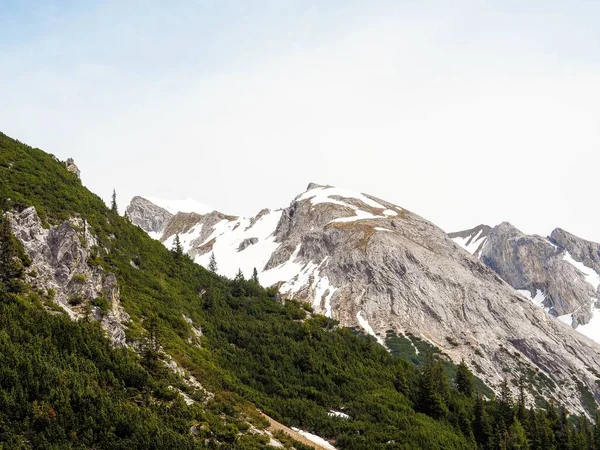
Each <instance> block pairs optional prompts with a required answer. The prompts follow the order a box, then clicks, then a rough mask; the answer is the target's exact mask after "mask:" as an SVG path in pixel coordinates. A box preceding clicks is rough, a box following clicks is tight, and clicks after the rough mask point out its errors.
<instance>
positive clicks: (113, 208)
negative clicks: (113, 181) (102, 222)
mask: <svg viewBox="0 0 600 450" xmlns="http://www.w3.org/2000/svg"><path fill="white" fill-rule="evenodd" d="M110 210H111V211H112V212H114V213H118V212H119V208H118V207H117V191H116V190H115V189H113V193H112V200H111V202H110Z"/></svg>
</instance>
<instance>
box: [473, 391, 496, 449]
mask: <svg viewBox="0 0 600 450" xmlns="http://www.w3.org/2000/svg"><path fill="white" fill-rule="evenodd" d="M473 416H474V417H473V435H474V436H475V441H476V442H477V443H478V444H479V446H480V448H488V443H489V441H490V438H491V437H492V434H493V430H492V423H491V421H490V416H489V415H488V413H487V411H486V409H485V404H484V402H483V398H481V396H479V395H478V396H477V398H476V399H475V407H474V410H473Z"/></svg>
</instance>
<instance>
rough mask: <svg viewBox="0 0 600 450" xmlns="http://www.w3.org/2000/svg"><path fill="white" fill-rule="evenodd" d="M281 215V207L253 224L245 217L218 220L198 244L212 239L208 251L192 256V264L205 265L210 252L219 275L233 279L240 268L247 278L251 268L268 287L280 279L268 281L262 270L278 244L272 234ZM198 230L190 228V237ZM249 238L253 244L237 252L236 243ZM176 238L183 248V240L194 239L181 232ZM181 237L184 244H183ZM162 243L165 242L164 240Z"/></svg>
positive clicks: (195, 235)
mask: <svg viewBox="0 0 600 450" xmlns="http://www.w3.org/2000/svg"><path fill="white" fill-rule="evenodd" d="M281 214H282V211H281V210H279V211H269V212H268V213H266V214H264V215H263V216H261V217H260V218H259V219H258V220H257V221H256V222H255V223H254V224H252V221H251V219H248V218H237V219H235V220H227V219H224V220H222V221H220V222H218V223H217V224H215V226H214V228H213V232H212V233H211V234H210V236H208V238H206V239H205V240H204V242H203V243H202V244H201V245H205V244H207V243H209V242H211V241H212V240H213V239H214V244H213V248H212V251H210V252H208V253H205V254H204V255H200V256H196V258H195V261H196V263H198V264H201V265H203V266H204V267H208V264H209V262H210V255H211V253H214V255H215V259H216V261H217V269H218V272H219V274H220V275H224V276H226V277H229V278H233V277H234V276H235V274H236V273H237V271H238V270H241V271H242V273H243V274H244V276H245V277H246V278H250V277H251V276H252V272H253V271H254V268H256V270H257V272H258V274H259V281H260V282H261V283H262V284H263V285H265V286H270V285H271V284H273V283H275V282H277V281H281V279H276V280H274V281H273V282H271V283H269V282H268V281H269V280H267V278H268V276H265V274H266V272H264V267H265V266H266V264H267V262H269V259H270V258H271V255H272V254H273V252H274V251H275V250H277V248H278V247H279V245H280V244H279V243H277V242H275V236H274V233H275V228H276V227H277V223H278V222H279V219H280V217H281ZM201 231H202V230H201V229H194V228H193V229H192V230H190V235H191V236H190V238H194V237H195V238H196V239H197V237H198V236H199V235H200V233H201ZM250 238H256V239H257V240H258V241H257V242H256V244H254V245H250V246H248V247H247V248H246V249H245V250H244V251H243V252H238V248H239V244H240V242H242V241H244V240H245V239H250ZM179 239H180V240H181V241H182V245H184V248H185V249H186V250H187V248H186V245H187V243H190V244H191V242H192V240H194V239H188V238H187V237H186V236H185V235H180V236H179ZM184 239H185V242H186V244H184ZM165 245H167V243H166V242H165ZM263 278H265V279H263Z"/></svg>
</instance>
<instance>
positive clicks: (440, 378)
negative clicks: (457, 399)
mask: <svg viewBox="0 0 600 450" xmlns="http://www.w3.org/2000/svg"><path fill="white" fill-rule="evenodd" d="M448 396H449V388H448V381H447V379H446V376H445V374H444V368H443V367H442V364H441V363H440V362H439V361H438V360H437V359H435V358H434V357H433V355H432V354H431V353H428V354H427V356H426V358H425V365H424V367H423V370H422V371H421V373H420V374H419V393H418V401H417V407H418V408H419V410H420V411H422V412H423V413H425V414H427V415H428V416H431V417H433V418H435V419H440V418H442V417H445V416H447V414H448V406H447V401H448Z"/></svg>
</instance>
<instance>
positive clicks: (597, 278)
mask: <svg viewBox="0 0 600 450" xmlns="http://www.w3.org/2000/svg"><path fill="white" fill-rule="evenodd" d="M563 260H565V261H567V262H568V263H569V264H571V265H572V266H573V267H575V268H576V269H577V270H579V271H580V272H582V273H583V274H584V275H585V281H587V282H588V283H590V284H591V285H592V286H593V287H594V290H596V291H597V290H598V286H600V274H598V272H596V271H595V270H594V269H592V268H591V267H588V266H586V265H585V264H583V263H581V262H579V261H575V260H574V259H573V258H572V257H571V255H570V254H569V252H565V255H564V256H563Z"/></svg>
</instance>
